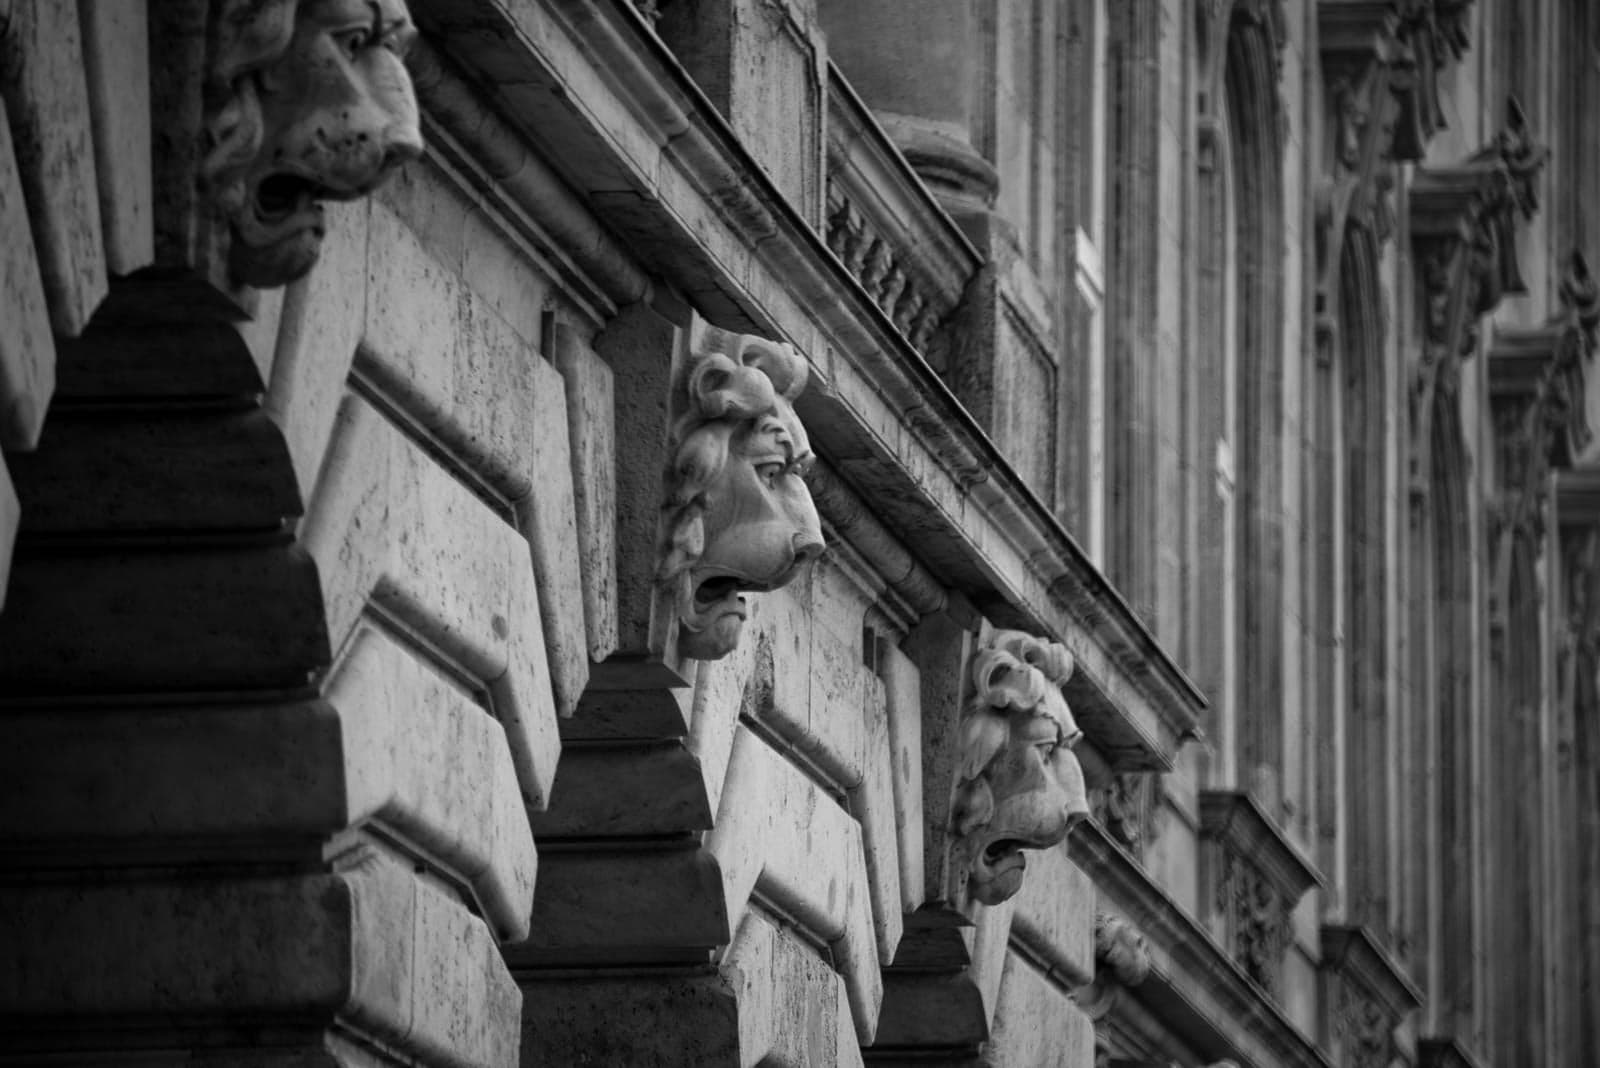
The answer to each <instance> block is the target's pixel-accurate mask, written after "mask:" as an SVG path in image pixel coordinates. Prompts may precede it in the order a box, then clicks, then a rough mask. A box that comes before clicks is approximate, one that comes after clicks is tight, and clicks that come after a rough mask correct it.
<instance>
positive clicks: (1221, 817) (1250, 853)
mask: <svg viewBox="0 0 1600 1068" xmlns="http://www.w3.org/2000/svg"><path fill="white" fill-rule="evenodd" d="M1200 837H1201V840H1202V843H1203V845H1202V851H1201V884H1200V885H1201V886H1203V887H1205V886H1209V887H1211V888H1212V894H1213V895H1214V896H1213V897H1212V900H1211V908H1210V910H1208V911H1209V912H1210V917H1209V920H1210V922H1209V926H1210V927H1211V930H1212V933H1213V934H1214V935H1215V936H1216V937H1217V940H1218V941H1219V942H1221V943H1222V945H1223V946H1224V947H1226V948H1227V950H1228V953H1229V955H1230V956H1232V957H1233V960H1234V963H1236V964H1238V965H1239V967H1241V968H1243V969H1244V972H1245V974H1246V975H1248V976H1249V977H1250V978H1251V979H1253V980H1255V982H1256V984H1257V985H1259V986H1260V987H1261V988H1262V989H1263V990H1265V991H1267V992H1268V993H1269V994H1276V993H1277V991H1278V987H1279V981H1280V977H1281V972H1282V970H1283V954H1284V951H1285V950H1286V949H1287V948H1288V946H1289V940H1290V938H1291V937H1292V936H1293V928H1292V917H1293V914H1294V909H1295V906H1296V905H1297V904H1298V903H1299V901H1300V898H1301V896H1302V895H1304V894H1305V892H1306V891H1307V890H1309V889H1311V887H1312V886H1315V885H1317V884H1319V883H1320V882H1321V881H1322V880H1321V878H1320V877H1319V876H1318V875H1317V872H1316V870H1315V869H1313V868H1312V867H1311V865H1310V863H1309V862H1307V861H1306V859H1305V858H1304V857H1302V856H1301V855H1300V853H1299V851H1298V850H1296V849H1295V848H1294V846H1293V845H1292V844H1291V843H1290V842H1289V840H1288V839H1287V838H1285V837H1284V834H1283V832H1282V831H1281V830H1279V829H1278V828H1277V827H1276V826H1275V825H1274V824H1273V823H1272V821H1271V820H1269V819H1268V818H1267V816H1266V814H1265V813H1264V812H1262V810H1261V806H1260V805H1259V804H1257V803H1256V801H1255V799H1254V798H1252V797H1251V796H1250V795H1249V794H1248V793H1244V792H1242V791H1233V790H1207V791H1204V792H1202V793H1201V795H1200Z"/></svg>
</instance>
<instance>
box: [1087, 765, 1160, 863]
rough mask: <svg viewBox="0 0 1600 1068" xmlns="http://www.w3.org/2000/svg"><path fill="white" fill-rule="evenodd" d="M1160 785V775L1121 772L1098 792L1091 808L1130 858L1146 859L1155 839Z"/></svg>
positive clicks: (1113, 776)
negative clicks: (1148, 849)
mask: <svg viewBox="0 0 1600 1068" xmlns="http://www.w3.org/2000/svg"><path fill="white" fill-rule="evenodd" d="M1159 794H1160V784H1159V780H1158V779H1157V777H1156V776H1154V775H1150V774H1145V773H1140V772H1121V773H1119V774H1115V775H1112V776H1111V779H1110V781H1109V782H1107V783H1106V785H1105V786H1103V787H1101V788H1100V789H1098V790H1096V791H1094V796H1093V798H1092V800H1091V802H1090V807H1091V810H1092V812H1093V815H1094V818H1095V820H1096V821H1098V822H1099V824H1100V825H1101V826H1102V827H1104V828H1105V829H1106V833H1107V834H1108V835H1110V836H1111V839H1112V841H1114V842H1116V843H1117V844H1118V845H1120V846H1121V847H1122V848H1123V849H1126V850H1127V851H1128V853H1129V854H1130V855H1132V856H1133V857H1135V858H1139V857H1142V856H1143V854H1144V850H1145V848H1146V847H1147V846H1148V845H1149V844H1150V843H1151V842H1153V841H1154V840H1155V832H1156V828H1155V816H1156V809H1157V807H1158V805H1159V804H1160V798H1159Z"/></svg>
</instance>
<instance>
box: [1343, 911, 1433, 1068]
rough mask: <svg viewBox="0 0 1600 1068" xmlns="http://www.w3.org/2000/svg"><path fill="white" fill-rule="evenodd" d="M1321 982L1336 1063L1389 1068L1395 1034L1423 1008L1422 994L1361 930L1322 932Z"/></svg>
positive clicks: (1394, 1050) (1358, 1067) (1359, 1067)
mask: <svg viewBox="0 0 1600 1068" xmlns="http://www.w3.org/2000/svg"><path fill="white" fill-rule="evenodd" d="M1321 948H1322V960H1321V966H1320V973H1321V975H1320V977H1321V985H1322V1002H1323V1006H1324V1008H1323V1012H1324V1013H1325V1014H1326V1027H1327V1033H1328V1035H1329V1037H1330V1039H1331V1040H1332V1044H1333V1047H1334V1051H1335V1053H1336V1061H1337V1063H1339V1064H1344V1065H1349V1066H1351V1068H1389V1065H1390V1064H1391V1063H1392V1062H1393V1060H1394V1058H1395V1057H1396V1056H1397V1055H1398V1052H1399V1051H1398V1048H1397V1043H1396V1042H1395V1037H1394V1036H1395V1031H1396V1029H1397V1028H1399V1026H1400V1025H1401V1023H1403V1022H1404V1020H1405V1018H1406V1016H1407V1015H1409V1014H1410V1013H1412V1012H1415V1011H1416V1010H1417V1009H1418V1008H1420V1007H1421V1006H1422V995H1421V993H1420V992H1418V990H1417V988H1416V987H1415V986H1413V985H1412V984H1411V982H1410V980H1408V979H1407V978H1406V976H1405V973H1404V972H1403V971H1402V970H1401V969H1400V967H1399V966H1398V965H1396V964H1395V962H1394V961H1393V960H1391V959H1390V957H1389V955H1388V954H1387V953H1386V952H1384V950H1383V948H1382V947H1381V946H1379V944H1378V943H1377V942H1376V941H1375V940H1374V939H1373V938H1372V936H1371V934H1370V933H1369V932H1368V931H1367V929H1366V928H1365V927H1350V926H1341V925H1328V926H1325V927H1323V928H1322V946H1321Z"/></svg>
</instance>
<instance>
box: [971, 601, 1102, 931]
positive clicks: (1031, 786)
mask: <svg viewBox="0 0 1600 1068" xmlns="http://www.w3.org/2000/svg"><path fill="white" fill-rule="evenodd" d="M1074 666H1075V665H1074V662H1073V659H1072V654H1071V653H1069V652H1067V650H1066V647H1065V646H1063V645H1060V644H1059V643H1056V642H1047V641H1044V640H1043V639H1040V638H1034V637H1032V636H1030V635H1027V634H1023V633H1021V632H1020V631H1011V630H1003V631H997V632H996V633H995V635H994V637H993V638H991V639H990V641H989V642H988V643H986V644H985V645H984V646H983V647H982V648H980V649H979V650H978V651H977V652H976V653H975V654H974V656H973V658H972V666H971V669H970V674H971V681H972V686H973V693H972V697H971V700H970V701H969V702H968V704H967V708H966V712H965V714H964V716H963V718H962V721H961V734H960V738H961V741H960V750H959V752H958V753H957V757H956V759H957V767H956V773H955V780H956V782H955V798H954V800H953V802H952V804H951V824H952V827H953V830H954V833H955V835H956V839H955V841H954V843H953V845H952V847H951V849H952V852H953V854H954V857H953V860H954V863H952V864H951V867H950V872H951V879H952V880H953V881H954V882H955V884H956V885H955V886H953V887H952V888H951V898H952V900H957V901H959V900H963V899H967V898H970V899H971V900H974V901H977V902H980V903H982V904H985V905H997V904H999V903H1000V902H1002V901H1005V900H1006V899H1008V898H1010V897H1012V896H1014V895H1015V894H1016V892H1017V891H1018V890H1020V889H1021V888H1022V876H1023V870H1024V868H1025V867H1026V866H1027V861H1026V859H1025V858H1024V857H1023V855H1022V851H1023V850H1024V849H1048V848H1049V847H1051V846H1053V845H1055V844H1057V843H1058V842H1060V841H1061V840H1062V839H1063V838H1065V837H1066V836H1067V832H1068V831H1070V830H1071V829H1072V826H1073V824H1075V823H1077V822H1078V821H1079V820H1081V819H1083V818H1084V817H1085V816H1087V815H1088V814H1089V805H1088V800H1087V797H1086V795H1085V791H1084V784H1083V770H1082V769H1081V768H1080V767H1079V766H1078V760H1077V758H1076V757H1075V756H1073V754H1072V747H1073V746H1074V745H1075V744H1077V742H1078V739H1079V738H1080V737H1081V736H1082V733H1083V732H1082V731H1080V730H1079V729H1078V725H1077V723H1076V722H1075V721H1074V720H1073V718H1072V711H1071V709H1069V708H1068V707H1067V702H1066V698H1065V697H1063V696H1062V694H1061V687H1062V686H1064V685H1065V684H1066V681H1067V679H1069V678H1070V677H1071V676H1072V671H1073V668H1074Z"/></svg>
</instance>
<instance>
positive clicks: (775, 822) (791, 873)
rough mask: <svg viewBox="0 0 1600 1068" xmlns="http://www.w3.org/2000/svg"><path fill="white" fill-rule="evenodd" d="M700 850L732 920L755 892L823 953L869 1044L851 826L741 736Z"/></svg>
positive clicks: (748, 736) (870, 941)
mask: <svg viewBox="0 0 1600 1068" xmlns="http://www.w3.org/2000/svg"><path fill="white" fill-rule="evenodd" d="M707 849H708V850H709V851H710V852H711V853H712V854H713V855H714V856H715V857H716V858H717V861H718V863H719V864H720V866H721V872H722V879H723V886H724V894H725V895H726V900H727V902H728V908H729V912H730V914H731V916H732V917H734V918H735V919H737V918H738V917H740V916H741V915H742V913H743V911H744V909H745V907H746V906H747V903H748V902H749V901H750V898H751V894H752V893H753V892H756V891H758V890H759V892H760V894H761V895H762V897H763V898H765V899H766V900H768V901H771V902H774V903H775V904H776V905H777V906H778V907H779V908H781V909H782V910H783V911H784V912H786V913H787V914H789V915H790V916H792V917H794V919H795V921H796V922H797V923H798V924H799V925H800V926H801V927H802V928H803V929H804V930H805V931H806V932H807V933H808V934H809V935H810V936H811V937H812V938H815V939H818V940H820V941H822V942H824V943H827V944H828V945H829V946H830V947H831V949H832V951H833V959H834V966H835V967H836V968H837V969H838V971H839V973H840V975H841V976H842V977H843V978H844V982H845V986H846V990H847V991H848V993H849V1001H850V1009H851V1016H852V1024H853V1026H854V1028H855V1031H856V1034H857V1035H858V1036H859V1037H860V1039H861V1041H862V1042H863V1043H864V1044H865V1043H870V1042H871V1041H872V1034H873V1031H874V1030H875V1028H876V1026H877V1019H878V1009H879V1005H880V1003H881V1001H882V999H883V977H882V973H881V972H880V971H879V970H878V968H879V959H878V951H877V943H876V938H875V932H874V927H873V917H872V901H871V892H870V890H869V886H868V882H869V880H868V878H867V872H866V858H865V856H864V854H863V851H862V845H861V827H860V825H859V824H858V823H856V822H855V821H854V820H853V819H851V818H850V816H849V814H848V813H847V812H845V811H844V810H843V809H842V808H841V807H840V806H839V804H838V803H837V802H836V801H835V800H834V799H833V798H830V797H828V796H827V795H826V794H824V793H823V792H822V791H821V789H819V787H818V786H817V784H816V782H815V781H814V780H812V779H810V778H808V777H806V776H805V775H803V774H801V772H800V771H799V769H798V768H796V767H795V766H794V765H793V764H791V763H789V762H788V761H787V760H785V759H783V758H782V757H781V756H779V755H778V754H777V753H776V752H775V751H774V750H773V749H772V748H771V747H770V746H769V745H768V744H767V743H766V742H765V741H764V740H763V739H762V738H760V737H759V736H757V735H756V734H754V733H753V732H752V731H751V730H750V729H749V728H748V727H743V726H742V727H741V728H740V730H739V734H738V736H737V738H736V739H735V741H734V750H733V758H732V760H731V761H730V763H729V768H728V778H727V781H726V782H725V783H724V785H723V792H722V803H721V806H720V808H719V810H718V812H717V825H716V828H715V829H714V830H713V831H712V832H711V835H710V837H709V838H708V839H707Z"/></svg>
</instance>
